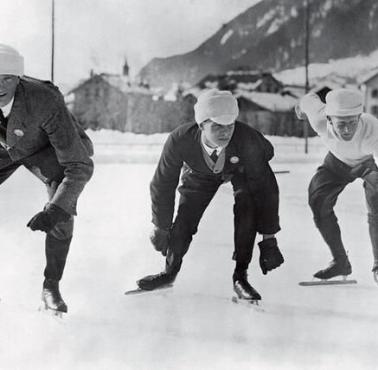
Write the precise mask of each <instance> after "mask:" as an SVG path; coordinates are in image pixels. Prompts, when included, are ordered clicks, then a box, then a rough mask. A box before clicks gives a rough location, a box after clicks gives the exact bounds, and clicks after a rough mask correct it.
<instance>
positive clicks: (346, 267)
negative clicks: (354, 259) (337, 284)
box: [314, 258, 352, 280]
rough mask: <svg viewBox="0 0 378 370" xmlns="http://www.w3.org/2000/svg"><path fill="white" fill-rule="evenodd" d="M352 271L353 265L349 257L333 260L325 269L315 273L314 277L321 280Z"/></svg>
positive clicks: (345, 274) (348, 273) (344, 274)
mask: <svg viewBox="0 0 378 370" xmlns="http://www.w3.org/2000/svg"><path fill="white" fill-rule="evenodd" d="M351 273H352V266H351V265H350V262H349V260H348V258H344V259H342V260H338V261H337V260H333V261H332V262H331V263H330V265H329V266H328V267H327V268H325V269H324V270H320V271H318V272H316V273H315V274H314V277H315V278H317V279H321V280H327V279H331V278H333V277H335V276H347V275H350V274H351Z"/></svg>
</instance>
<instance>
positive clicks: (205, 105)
mask: <svg viewBox="0 0 378 370" xmlns="http://www.w3.org/2000/svg"><path fill="white" fill-rule="evenodd" d="M238 115H239V108H238V102H237V100H236V98H235V97H234V96H233V95H232V94H231V93H230V92H229V91H223V90H218V89H211V90H208V91H206V92H204V93H202V94H201V95H200V96H199V97H198V99H197V103H196V104H195V105H194V118H195V120H196V122H197V123H198V124H200V123H202V122H204V121H206V120H207V119H211V120H212V121H214V122H216V123H218V124H220V125H231V124H232V123H234V122H235V119H236V118H237V116H238Z"/></svg>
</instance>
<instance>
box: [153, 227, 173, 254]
mask: <svg viewBox="0 0 378 370" xmlns="http://www.w3.org/2000/svg"><path fill="white" fill-rule="evenodd" d="M169 234H170V233H169V230H165V229H161V228H160V227H157V226H155V227H154V229H153V230H152V232H151V235H150V240H151V243H152V245H153V246H154V248H155V249H156V250H157V251H158V252H161V254H162V255H163V256H166V255H167V250H168V245H169Z"/></svg>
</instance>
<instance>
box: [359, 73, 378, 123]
mask: <svg viewBox="0 0 378 370" xmlns="http://www.w3.org/2000/svg"><path fill="white" fill-rule="evenodd" d="M360 87H361V91H362V93H363V94H364V100H365V102H364V103H365V112H367V113H370V114H372V115H374V116H375V117H377V118H378V71H377V70H374V71H371V72H370V73H369V74H368V75H366V76H364V77H363V78H362V79H361V80H360Z"/></svg>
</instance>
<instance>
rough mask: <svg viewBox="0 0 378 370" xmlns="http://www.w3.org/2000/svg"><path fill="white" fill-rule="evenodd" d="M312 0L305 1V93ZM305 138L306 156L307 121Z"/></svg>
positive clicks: (304, 130) (307, 89)
mask: <svg viewBox="0 0 378 370" xmlns="http://www.w3.org/2000/svg"><path fill="white" fill-rule="evenodd" d="M309 2H310V0H305V3H304V7H305V8H304V15H305V16H304V18H305V74H306V82H305V92H306V94H307V93H308V91H309V89H310V88H309V81H308V65H309V42H310V4H309ZM303 136H304V139H305V154H307V153H308V122H307V119H306V120H305V121H304V126H303Z"/></svg>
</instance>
